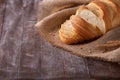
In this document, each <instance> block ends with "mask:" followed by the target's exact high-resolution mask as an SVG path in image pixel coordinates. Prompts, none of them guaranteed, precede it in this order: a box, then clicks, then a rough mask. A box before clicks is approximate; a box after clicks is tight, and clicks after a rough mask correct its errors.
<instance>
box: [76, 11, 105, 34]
mask: <svg viewBox="0 0 120 80" xmlns="http://www.w3.org/2000/svg"><path fill="white" fill-rule="evenodd" d="M76 15H79V16H80V17H81V18H83V19H84V20H85V21H87V22H88V23H90V24H92V25H94V26H96V27H98V28H99V29H100V31H101V32H102V33H103V34H104V32H105V24H104V21H103V20H102V19H100V18H99V17H98V16H97V15H95V14H94V13H93V12H92V11H90V10H88V9H84V10H81V11H79V12H77V14H76Z"/></svg>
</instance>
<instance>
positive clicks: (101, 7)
mask: <svg viewBox="0 0 120 80" xmlns="http://www.w3.org/2000/svg"><path fill="white" fill-rule="evenodd" d="M87 8H88V9H89V10H91V11H92V12H93V13H95V14H96V15H97V16H98V17H99V19H101V20H102V22H103V26H102V29H103V33H106V32H107V31H108V30H109V29H111V27H112V18H113V14H112V12H111V9H109V7H108V6H107V5H106V4H105V3H104V2H101V1H93V2H91V3H89V4H88V5H87Z"/></svg>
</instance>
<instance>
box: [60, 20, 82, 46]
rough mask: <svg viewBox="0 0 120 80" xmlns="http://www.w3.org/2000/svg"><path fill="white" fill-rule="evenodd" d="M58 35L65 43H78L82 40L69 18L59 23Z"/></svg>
mask: <svg viewBox="0 0 120 80" xmlns="http://www.w3.org/2000/svg"><path fill="white" fill-rule="evenodd" d="M59 36H60V39H61V40H62V41H63V42H64V43H66V44H71V43H72V44H73V43H78V42H80V41H83V40H84V39H83V38H82V37H81V36H80V35H79V34H78V33H76V31H75V28H74V27H73V25H72V23H71V21H70V20H67V21H66V22H64V23H63V24H62V25H61V29H60V30H59Z"/></svg>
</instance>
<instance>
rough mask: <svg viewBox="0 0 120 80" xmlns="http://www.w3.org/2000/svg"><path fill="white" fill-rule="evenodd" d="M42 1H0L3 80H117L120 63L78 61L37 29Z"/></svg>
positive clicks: (0, 42)
mask: <svg viewBox="0 0 120 80" xmlns="http://www.w3.org/2000/svg"><path fill="white" fill-rule="evenodd" d="M40 1H41V0H0V80H5V79H11V80H15V79H24V80H26V79H27V80H28V79H33V80H90V79H94V80H104V79H106V80H115V79H119V78H120V65H119V64H117V63H109V62H103V61H99V60H93V59H86V58H82V57H77V56H75V55H72V54H70V53H69V52H66V51H64V50H62V49H59V48H56V47H53V46H52V45H51V44H49V43H48V42H46V41H45V40H44V39H43V38H42V37H41V36H40V35H39V34H38V32H37V31H36V30H35V29H34V24H35V23H36V20H37V6H38V2H40Z"/></svg>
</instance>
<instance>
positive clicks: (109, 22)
mask: <svg viewBox="0 0 120 80" xmlns="http://www.w3.org/2000/svg"><path fill="white" fill-rule="evenodd" d="M97 9H98V10H97ZM83 10H89V11H91V12H93V13H94V14H95V15H96V16H97V17H98V18H99V19H100V20H102V21H103V23H104V24H103V25H104V26H102V25H100V26H99V27H98V26H95V25H94V24H93V23H92V22H94V21H95V20H97V17H96V16H92V15H93V14H92V13H90V12H89V11H85V12H86V13H87V14H89V15H90V16H87V17H86V15H87V14H86V15H84V13H85V12H83V13H81V14H83V15H80V12H81V11H83ZM95 10H96V11H95ZM119 13H120V1H119V0H106V1H103V0H95V1H92V2H91V3H89V4H88V5H82V6H80V7H79V8H78V9H77V11H76V14H75V15H72V16H71V17H70V20H69V21H68V20H67V21H66V22H64V23H63V24H62V25H61V29H60V30H59V36H60V39H61V41H62V42H64V43H66V44H74V43H78V42H83V41H86V40H93V39H94V38H97V37H99V36H101V35H103V34H105V33H106V32H107V31H109V30H110V29H112V28H114V27H116V26H118V25H120V14H119ZM91 16H92V17H96V18H94V19H93V20H92V19H90V18H91ZM86 19H88V20H92V22H88V21H87V20H86ZM97 21H98V22H99V23H100V21H99V20H97ZM69 23H71V24H69ZM99 23H96V25H99ZM100 24H102V22H101V23H100ZM101 27H103V31H102V28H101ZM66 28H68V29H66Z"/></svg>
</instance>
